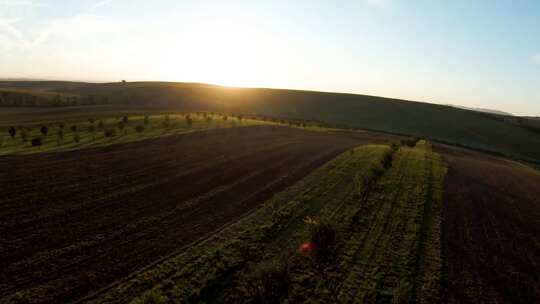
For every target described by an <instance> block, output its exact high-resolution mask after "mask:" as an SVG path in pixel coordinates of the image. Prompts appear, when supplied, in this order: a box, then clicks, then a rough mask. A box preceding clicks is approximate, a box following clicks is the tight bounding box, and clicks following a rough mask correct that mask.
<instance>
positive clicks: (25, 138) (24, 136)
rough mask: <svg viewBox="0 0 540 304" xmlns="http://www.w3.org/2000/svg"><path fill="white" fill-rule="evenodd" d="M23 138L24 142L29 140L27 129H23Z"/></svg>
mask: <svg viewBox="0 0 540 304" xmlns="http://www.w3.org/2000/svg"><path fill="white" fill-rule="evenodd" d="M21 139H22V141H23V142H27V141H28V135H27V133H26V129H24V128H23V129H21Z"/></svg>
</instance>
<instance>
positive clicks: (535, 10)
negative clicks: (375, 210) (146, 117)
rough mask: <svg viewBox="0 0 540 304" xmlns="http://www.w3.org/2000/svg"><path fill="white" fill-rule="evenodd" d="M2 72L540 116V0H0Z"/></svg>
mask: <svg viewBox="0 0 540 304" xmlns="http://www.w3.org/2000/svg"><path fill="white" fill-rule="evenodd" d="M0 77H32V78H35V77H37V78H50V79H69V80H89V81H117V80H120V79H127V80H168V81H196V82H210V83H218V84H224V85H235V86H258V87H278V88H297V89H311V90H323V91H339V92H353V93H361V94H371V95H380V96H387V97H396V98H406V99H412V100H419V101H427V102H435V103H441V104H459V105H465V106H471V107H484V108H493V109H500V110H504V111H508V112H512V113H516V114H522V115H540V1H532V0H531V1H506V0H498V1H479V0H478V1H461V0H456V1H442V0H441V1H437V0H431V1H428V0H425V1H404V0H357V1H313V0H312V1H280V0H274V1H262V0H260V1H224V0H222V1H202V0H201V1H179V0H174V1H173V0H153V1H142V0H101V1H100V0H96V1H90V0H83V1H81V0H73V1H68V0H61V1H58V0H55V1H53V0H0Z"/></svg>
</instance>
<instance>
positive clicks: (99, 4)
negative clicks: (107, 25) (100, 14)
mask: <svg viewBox="0 0 540 304" xmlns="http://www.w3.org/2000/svg"><path fill="white" fill-rule="evenodd" d="M113 1H114V0H101V1H99V2H97V3H96V4H94V8H99V7H102V6H107V5H109V4H111V3H112V2H113Z"/></svg>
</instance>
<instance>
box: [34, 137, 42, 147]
mask: <svg viewBox="0 0 540 304" xmlns="http://www.w3.org/2000/svg"><path fill="white" fill-rule="evenodd" d="M41 145H43V140H42V139H41V137H36V138H34V139H32V147H39V146H41Z"/></svg>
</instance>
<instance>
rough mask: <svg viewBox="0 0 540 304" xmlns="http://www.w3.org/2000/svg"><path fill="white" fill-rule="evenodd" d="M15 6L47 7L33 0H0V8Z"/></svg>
mask: <svg viewBox="0 0 540 304" xmlns="http://www.w3.org/2000/svg"><path fill="white" fill-rule="evenodd" d="M16 6H33V7H39V6H47V4H45V3H43V2H41V1H35V0H0V7H16Z"/></svg>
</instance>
